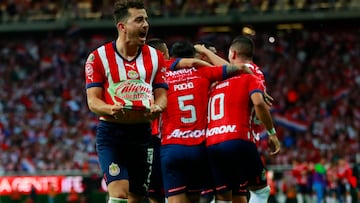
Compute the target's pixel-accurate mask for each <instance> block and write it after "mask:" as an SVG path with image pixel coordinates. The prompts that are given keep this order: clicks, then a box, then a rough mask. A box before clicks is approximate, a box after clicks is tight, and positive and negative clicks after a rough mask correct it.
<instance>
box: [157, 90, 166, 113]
mask: <svg viewBox="0 0 360 203" xmlns="http://www.w3.org/2000/svg"><path fill="white" fill-rule="evenodd" d="M154 104H155V105H158V106H159V107H160V108H161V109H162V111H163V110H164V109H165V108H166V107H167V90H166V89H164V88H156V89H155V90H154Z"/></svg>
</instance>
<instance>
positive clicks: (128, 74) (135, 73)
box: [127, 70, 139, 79]
mask: <svg viewBox="0 0 360 203" xmlns="http://www.w3.org/2000/svg"><path fill="white" fill-rule="evenodd" d="M127 76H128V77H129V78H130V79H136V78H138V77H139V74H138V73H137V72H136V71H133V70H131V71H129V72H128V73H127Z"/></svg>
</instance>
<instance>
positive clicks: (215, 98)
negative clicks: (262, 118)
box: [206, 74, 264, 145]
mask: <svg viewBox="0 0 360 203" xmlns="http://www.w3.org/2000/svg"><path fill="white" fill-rule="evenodd" d="M254 91H264V85H263V83H262V82H261V80H259V79H258V78H257V77H256V76H254V75H250V74H242V75H239V76H235V77H232V78H229V79H227V80H224V81H222V82H219V83H218V84H217V85H216V86H215V87H213V88H212V89H211V92H210V98H209V115H208V125H207V127H208V130H207V135H206V136H207V138H206V143H207V145H211V144H216V143H219V142H222V141H225V140H232V139H250V138H251V137H250V136H252V135H251V134H250V133H249V132H250V126H251V122H252V118H251V117H252V108H251V100H250V95H251V93H252V92H254Z"/></svg>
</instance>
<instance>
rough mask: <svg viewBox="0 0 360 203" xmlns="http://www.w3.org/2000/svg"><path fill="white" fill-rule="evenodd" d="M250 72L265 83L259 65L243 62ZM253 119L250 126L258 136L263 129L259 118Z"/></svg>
mask: <svg viewBox="0 0 360 203" xmlns="http://www.w3.org/2000/svg"><path fill="white" fill-rule="evenodd" d="M245 65H246V66H247V67H248V68H249V69H250V70H251V71H252V72H253V74H254V75H255V76H256V77H258V78H259V79H260V80H261V81H262V82H263V83H264V85H265V84H266V83H265V76H264V73H263V72H262V71H261V70H260V67H259V66H257V65H256V64H255V63H253V62H251V63H246V64H245ZM265 90H266V85H265ZM253 118H254V121H253V122H252V127H251V129H252V130H253V133H255V135H256V136H260V133H261V132H262V131H263V130H264V129H265V128H264V126H263V125H262V124H261V122H260V120H259V119H258V118H257V117H256V116H254V117H253Z"/></svg>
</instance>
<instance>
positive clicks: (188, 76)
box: [161, 67, 222, 145]
mask: <svg viewBox="0 0 360 203" xmlns="http://www.w3.org/2000/svg"><path fill="white" fill-rule="evenodd" d="M214 73H217V74H214ZM221 77H222V68H221V67H204V68H200V69H196V68H188V69H180V70H177V71H168V72H167V73H166V78H167V82H168V85H169V89H168V92H167V95H168V103H169V104H170V105H168V107H167V109H166V110H165V111H164V112H163V113H162V115H161V120H162V121H161V122H162V124H161V126H162V127H161V137H162V139H163V144H170V143H179V144H180V143H182V144H186V145H193V144H199V143H201V142H203V141H204V140H205V129H206V116H207V102H208V90H209V86H210V84H211V83H212V82H213V81H216V80H218V79H222V78H221Z"/></svg>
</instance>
